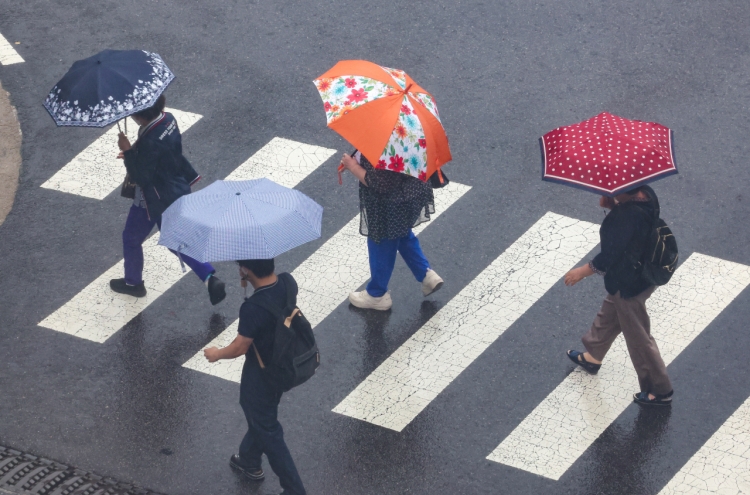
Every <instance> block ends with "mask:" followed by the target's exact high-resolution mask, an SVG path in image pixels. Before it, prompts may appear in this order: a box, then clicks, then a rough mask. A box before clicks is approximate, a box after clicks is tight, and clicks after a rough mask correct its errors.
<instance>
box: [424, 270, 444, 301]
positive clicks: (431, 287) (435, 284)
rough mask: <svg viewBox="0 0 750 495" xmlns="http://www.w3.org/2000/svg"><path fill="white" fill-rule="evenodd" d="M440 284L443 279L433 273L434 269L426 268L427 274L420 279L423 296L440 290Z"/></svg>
mask: <svg viewBox="0 0 750 495" xmlns="http://www.w3.org/2000/svg"><path fill="white" fill-rule="evenodd" d="M442 286H443V279H442V278H440V275H438V274H437V273H435V270H432V269H431V268H428V269H427V275H425V276H424V280H422V294H424V297H427V296H429V295H430V294H432V293H433V292H436V291H438V290H440V288H441V287H442Z"/></svg>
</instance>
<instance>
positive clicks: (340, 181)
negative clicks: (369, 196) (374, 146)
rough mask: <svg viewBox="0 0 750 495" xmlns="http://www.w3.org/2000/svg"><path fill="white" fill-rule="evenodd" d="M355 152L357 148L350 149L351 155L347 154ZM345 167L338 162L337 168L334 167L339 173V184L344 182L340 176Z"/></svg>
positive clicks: (352, 154)
mask: <svg viewBox="0 0 750 495" xmlns="http://www.w3.org/2000/svg"><path fill="white" fill-rule="evenodd" d="M356 153H357V150H356V149H355V150H354V151H352V153H351V155H349V156H352V157H353V156H354V155H355V154H356ZM345 168H346V167H344V165H343V164H339V168H338V169H336V170H337V171H338V173H339V185H341V184H343V183H344V181H343V180H342V177H341V173H342V172H343V171H344V169H345Z"/></svg>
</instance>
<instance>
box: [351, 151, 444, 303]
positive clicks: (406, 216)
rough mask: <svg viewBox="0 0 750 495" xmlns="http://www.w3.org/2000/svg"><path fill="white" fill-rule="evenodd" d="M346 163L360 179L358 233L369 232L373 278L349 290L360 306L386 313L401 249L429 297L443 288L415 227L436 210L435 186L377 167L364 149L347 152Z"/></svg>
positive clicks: (371, 274)
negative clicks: (363, 287) (362, 150)
mask: <svg viewBox="0 0 750 495" xmlns="http://www.w3.org/2000/svg"><path fill="white" fill-rule="evenodd" d="M341 166H343V167H344V168H345V169H347V170H349V171H350V172H351V173H352V174H353V175H354V176H355V177H356V178H357V179H359V183H360V184H359V209H360V224H359V232H360V233H361V234H362V235H365V236H367V250H368V253H369V258H370V276H371V278H370V282H369V283H368V284H367V287H366V289H365V290H363V291H360V292H352V293H351V294H349V302H350V303H352V304H353V305H354V306H356V307H358V308H366V309H377V310H381V311H386V310H388V309H390V308H391V305H392V304H393V302H392V300H391V295H390V294H389V292H388V282H389V281H390V279H391V274H392V273H393V267H394V265H395V263H396V252H398V253H400V254H401V257H402V258H403V259H404V261H405V262H406V265H407V266H408V267H409V269H410V270H411V272H412V274H414V277H415V278H416V279H417V281H418V282H421V284H422V294H424V296H425V297H426V296H429V295H430V294H432V293H433V292H435V291H436V290H438V289H440V288H441V287H442V286H443V279H442V278H440V276H439V275H438V274H437V273H435V271H434V270H432V269H431V268H430V263H429V261H427V258H426V257H425V255H424V253H423V252H422V248H421V246H420V245H419V240H418V239H417V236H415V235H414V232H412V228H413V227H416V226H417V225H419V224H421V223H423V222H427V221H429V220H430V215H431V214H432V213H435V203H434V199H433V194H432V188H431V187H430V185H429V184H427V183H426V182H424V181H422V180H420V179H419V178H417V177H413V176H410V175H407V174H402V173H398V172H394V171H391V170H386V169H382V168H375V167H373V166H372V164H371V163H370V162H369V161H368V160H367V158H365V156H364V155H362V154H361V153H360V152H356V153H354V156H353V157H352V156H349V155H347V154H344V156H343V158H342V159H341Z"/></svg>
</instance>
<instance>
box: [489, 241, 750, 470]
mask: <svg viewBox="0 0 750 495" xmlns="http://www.w3.org/2000/svg"><path fill="white" fill-rule="evenodd" d="M748 284H750V267H747V266H745V265H740V264H738V263H732V262H730V261H725V260H721V259H718V258H712V257H710V256H706V255H703V254H699V253H693V254H692V255H691V256H690V257H689V258H688V259H687V260H686V261H685V262H684V263H683V264H682V265H681V266H680V267H679V269H678V270H677V271H675V274H674V276H673V277H672V280H671V281H670V282H669V284H667V285H665V286H663V287H660V288H658V289H657V290H656V292H654V294H653V295H652V296H651V298H650V299H649V300H648V301H647V303H646V304H647V307H648V309H649V316H650V318H651V326H652V334H653V335H654V338H655V339H656V341H657V342H658V344H659V349H660V351H661V355H662V358H663V359H664V362H665V364H667V365H669V363H670V362H672V361H673V360H674V359H675V358H676V357H677V356H678V355H679V354H680V353H681V352H682V351H683V350H684V349H685V348H686V347H687V346H688V344H690V342H692V341H693V340H694V339H695V338H696V337H697V336H698V335H700V333H701V332H702V331H703V330H704V329H705V328H706V327H707V326H708V325H709V323H711V321H712V320H713V319H714V318H716V317H717V316H718V315H719V314H720V313H721V312H722V311H723V310H724V308H726V307H727V306H728V305H729V303H731V302H732V301H733V300H734V298H735V297H737V296H738V295H739V293H740V292H742V291H743V290H744V289H745V288H746V287H747V286H748ZM592 316H593V315H592ZM638 390H639V387H638V381H637V379H636V375H635V372H634V371H633V366H632V364H631V363H630V357H629V355H628V351H627V348H626V346H625V343H624V339H623V338H622V336H620V337H619V338H618V339H617V341H616V342H615V344H614V345H613V346H612V348H611V349H610V351H609V352H608V353H607V357H606V360H605V362H604V364H603V365H602V368H601V370H600V371H599V374H598V375H595V376H591V375H589V374H587V373H585V372H584V371H582V370H575V371H574V372H573V373H571V374H570V375H568V377H567V378H566V379H565V380H564V381H563V382H562V383H561V384H560V385H559V386H558V387H557V388H556V389H555V390H554V391H553V392H552V393H551V394H550V395H549V396H548V397H547V398H546V399H545V400H544V401H542V403H541V404H539V405H538V406H537V407H536V409H534V411H533V412H532V413H531V414H529V415H528V416H527V417H526V418H525V419H524V420H523V421H522V422H521V424H520V425H518V427H516V429H515V430H513V432H511V434H510V435H509V436H508V437H507V438H506V439H505V440H503V441H502V443H500V445H499V446H498V447H497V448H496V449H495V450H494V451H493V452H492V453H491V454H490V455H489V456H488V459H490V460H492V461H495V462H500V463H502V464H506V465H508V466H513V467H515V468H518V469H523V470H525V471H529V472H531V473H534V474H538V475H540V476H545V477H547V478H551V479H555V480H557V479H559V478H560V476H562V475H563V474H564V473H565V471H567V470H568V468H570V466H571V465H572V464H573V463H574V462H575V461H576V460H577V459H578V458H579V457H580V456H581V454H583V453H584V452H585V451H586V449H587V448H588V447H589V446H590V445H591V444H592V443H593V442H594V441H595V440H596V439H597V438H598V437H599V435H601V434H602V433H603V432H604V430H605V429H606V428H607V427H608V426H609V425H610V424H611V423H612V422H613V421H614V420H615V419H617V417H618V416H619V415H620V413H622V412H623V411H624V410H625V408H626V407H627V406H629V405H630V404H631V403H632V400H633V399H632V394H633V392H637V391H638ZM571 438H575V439H576V440H575V442H571V441H570V439H571Z"/></svg>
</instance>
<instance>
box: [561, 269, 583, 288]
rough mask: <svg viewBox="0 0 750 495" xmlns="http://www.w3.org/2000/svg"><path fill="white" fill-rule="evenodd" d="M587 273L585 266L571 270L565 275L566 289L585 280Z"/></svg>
mask: <svg viewBox="0 0 750 495" xmlns="http://www.w3.org/2000/svg"><path fill="white" fill-rule="evenodd" d="M587 271H588V270H586V267H585V266H579V267H578V268H573V269H572V270H570V271H569V272H568V273H566V274H565V285H567V286H568V287H573V286H574V285H575V284H577V283H578V282H580V281H581V280H583V279H584V278H586V272H587Z"/></svg>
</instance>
